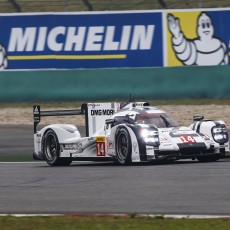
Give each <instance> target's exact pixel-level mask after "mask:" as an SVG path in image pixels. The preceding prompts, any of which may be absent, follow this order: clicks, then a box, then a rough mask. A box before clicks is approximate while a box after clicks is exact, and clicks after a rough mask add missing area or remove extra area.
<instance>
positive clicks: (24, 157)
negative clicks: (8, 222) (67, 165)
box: [0, 153, 34, 229]
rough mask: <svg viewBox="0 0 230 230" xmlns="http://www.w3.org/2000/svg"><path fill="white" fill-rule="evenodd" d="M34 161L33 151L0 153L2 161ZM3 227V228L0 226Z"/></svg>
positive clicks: (0, 160)
mask: <svg viewBox="0 0 230 230" xmlns="http://www.w3.org/2000/svg"><path fill="white" fill-rule="evenodd" d="M29 161H34V159H33V156H32V153H31V154H24V153H22V154H20V153H18V154H4V153H1V154H0V162H29ZM0 229H1V228H0Z"/></svg>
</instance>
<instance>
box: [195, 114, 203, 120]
mask: <svg viewBox="0 0 230 230" xmlns="http://www.w3.org/2000/svg"><path fill="white" fill-rule="evenodd" d="M203 119H204V116H201V115H195V116H193V121H202V120H203Z"/></svg>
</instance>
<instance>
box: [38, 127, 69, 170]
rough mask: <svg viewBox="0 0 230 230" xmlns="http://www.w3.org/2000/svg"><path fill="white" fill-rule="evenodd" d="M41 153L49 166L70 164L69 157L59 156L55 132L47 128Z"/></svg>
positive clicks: (58, 145)
mask: <svg viewBox="0 0 230 230" xmlns="http://www.w3.org/2000/svg"><path fill="white" fill-rule="evenodd" d="M42 146H43V153H44V157H45V160H46V162H47V163H48V164H49V165H51V166H68V165H70V164H71V162H72V159H71V158H60V157H59V155H60V144H59V142H58V138H57V135H56V133H55V132H54V131H53V130H48V131H47V132H46V133H45V135H44V137H43V145H42Z"/></svg>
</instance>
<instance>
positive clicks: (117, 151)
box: [33, 102, 229, 166]
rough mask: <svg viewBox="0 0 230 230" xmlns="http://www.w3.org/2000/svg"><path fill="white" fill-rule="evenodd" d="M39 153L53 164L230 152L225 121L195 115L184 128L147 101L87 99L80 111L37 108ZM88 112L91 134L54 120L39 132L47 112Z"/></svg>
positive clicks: (206, 157)
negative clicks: (82, 132) (128, 101)
mask: <svg viewBox="0 0 230 230" xmlns="http://www.w3.org/2000/svg"><path fill="white" fill-rule="evenodd" d="M33 111H34V112H33V114H34V153H33V157H34V159H37V160H45V161H46V162H47V163H48V164H49V165H51V166H61V165H62V166H63V165H70V164H71V162H72V161H82V160H85V161H105V160H106V161H114V162H118V163H119V164H121V165H127V164H129V163H131V162H151V161H156V160H170V161H174V160H179V159H187V158H188V159H198V160H199V161H217V160H218V159H220V158H221V157H223V156H224V155H225V152H226V150H229V142H228V132H227V128H226V125H225V123H224V121H221V120H220V121H212V120H204V117H202V116H194V119H193V120H194V123H193V124H191V125H190V126H189V127H184V126H179V125H178V124H177V122H176V121H174V120H173V119H172V118H171V117H170V116H169V115H168V114H167V113H166V112H165V111H163V110H161V109H158V108H156V107H151V106H150V105H149V103H147V102H131V103H115V102H114V103H87V104H82V106H81V109H79V110H61V111H41V110H40V106H39V105H35V106H34V107H33ZM83 114H84V115H85V127H86V137H82V136H81V134H80V132H79V130H78V129H77V127H76V126H74V125H71V124H51V125H48V126H45V127H44V128H42V129H41V130H40V131H37V125H38V124H39V123H40V121H41V117H42V116H65V115H83Z"/></svg>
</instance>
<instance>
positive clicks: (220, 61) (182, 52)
mask: <svg viewBox="0 0 230 230" xmlns="http://www.w3.org/2000/svg"><path fill="white" fill-rule="evenodd" d="M168 28H169V31H170V33H171V35H172V46H173V49H174V52H175V54H176V56H177V58H178V59H179V60H180V61H181V62H182V63H183V64H184V65H197V66H211V65H227V64H228V53H227V48H226V45H225V43H224V42H223V41H221V40H220V39H218V38H216V37H214V36H213V35H214V27H213V24H212V20H211V18H210V17H209V16H208V15H207V14H206V13H204V12H202V13H201V14H200V15H199V17H198V21H197V36H198V37H197V38H195V39H188V38H186V37H185V36H184V34H183V32H182V31H181V27H180V24H179V19H178V18H175V17H174V16H173V15H172V14H168Z"/></svg>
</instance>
